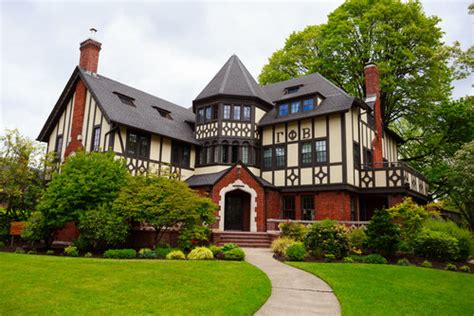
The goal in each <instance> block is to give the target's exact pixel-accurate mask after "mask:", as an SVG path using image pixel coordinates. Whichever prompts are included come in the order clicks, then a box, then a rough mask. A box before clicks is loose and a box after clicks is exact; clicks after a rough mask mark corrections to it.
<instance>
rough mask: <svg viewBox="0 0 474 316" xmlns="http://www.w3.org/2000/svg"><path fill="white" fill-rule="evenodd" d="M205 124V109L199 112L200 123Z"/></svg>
mask: <svg viewBox="0 0 474 316" xmlns="http://www.w3.org/2000/svg"><path fill="white" fill-rule="evenodd" d="M203 122H204V109H199V110H198V123H203Z"/></svg>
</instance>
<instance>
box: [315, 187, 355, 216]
mask: <svg viewBox="0 0 474 316" xmlns="http://www.w3.org/2000/svg"><path fill="white" fill-rule="evenodd" d="M315 199H316V203H315V208H316V218H315V219H316V220H323V219H328V218H329V219H334V220H339V221H350V220H351V196H350V194H349V193H348V192H334V191H329V192H319V193H317V194H316V196H315Z"/></svg>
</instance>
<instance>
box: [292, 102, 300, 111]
mask: <svg viewBox="0 0 474 316" xmlns="http://www.w3.org/2000/svg"><path fill="white" fill-rule="evenodd" d="M300 109H301V103H300V101H294V102H291V113H297V112H299V111H300Z"/></svg>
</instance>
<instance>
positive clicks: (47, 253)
mask: <svg viewBox="0 0 474 316" xmlns="http://www.w3.org/2000/svg"><path fill="white" fill-rule="evenodd" d="M46 255H48V256H53V255H54V250H52V249H49V250H46Z"/></svg>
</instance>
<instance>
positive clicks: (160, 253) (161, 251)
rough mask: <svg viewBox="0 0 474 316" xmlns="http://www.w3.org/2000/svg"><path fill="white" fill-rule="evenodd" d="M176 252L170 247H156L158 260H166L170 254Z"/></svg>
mask: <svg viewBox="0 0 474 316" xmlns="http://www.w3.org/2000/svg"><path fill="white" fill-rule="evenodd" d="M174 250H175V249H174V248H171V247H170V246H161V247H156V249H155V251H154V252H155V254H156V257H157V258H160V259H164V258H166V256H167V255H168V254H169V253H170V252H172V251H174Z"/></svg>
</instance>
